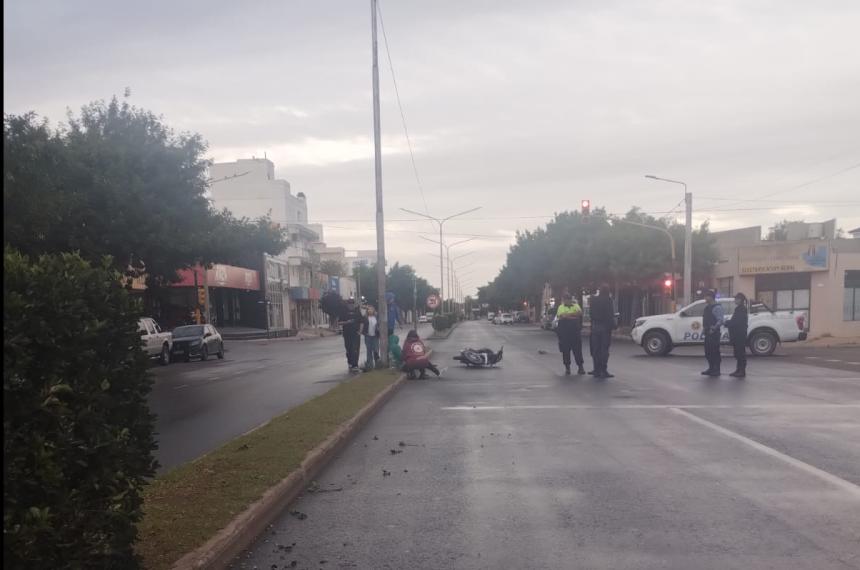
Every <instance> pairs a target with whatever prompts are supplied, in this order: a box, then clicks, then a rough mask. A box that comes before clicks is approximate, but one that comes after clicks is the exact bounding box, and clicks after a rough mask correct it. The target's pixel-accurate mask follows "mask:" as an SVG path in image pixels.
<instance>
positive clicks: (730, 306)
mask: <svg viewBox="0 0 860 570" xmlns="http://www.w3.org/2000/svg"><path fill="white" fill-rule="evenodd" d="M717 302H718V303H720V304H721V305H722V306H723V310H724V312H725V315H726V320H727V321H728V319H729V318H730V315H731V314H732V313H733V312H734V309H735V301H734V299H733V298H728V299H719V300H718V301H717ZM704 311H705V301H704V300H701V301H696V302H695V303H692V304H690V305H687V306H686V307H684V308H683V309H681V310H680V311H678V312H676V313H669V314H666V315H652V316H650V317H641V318H639V319H636V322H635V323H634V326H633V330H632V332H631V336H632V337H633V342H635V343H636V344H639V345H641V346H642V348H643V349H644V350H645V353H646V354H648V355H650V356H665V355H667V354H669V353H670V352H671V351H672V349H673V348H674V347H676V346H694V345H701V344H704V342H705V335H704V333H703V332H702V315H703V314H704ZM806 322H807V315H806V312H805V311H778V312H774V311H771V310H770V309H769V308H768V306H767V305H765V304H764V303H761V302H758V301H754V302H753V303H752V304H751V306H750V310H749V327H748V328H747V331H748V332H747V346H748V347H749V350H750V353H752V354H753V355H755V356H768V355H770V354H773V351H774V350H776V345H777V343H780V342H796V341H798V340H806V329H805V327H806ZM720 341H721V343H722V344H728V342H729V331H728V329H727V328H726V327H723V332H722V338H721V339H720Z"/></svg>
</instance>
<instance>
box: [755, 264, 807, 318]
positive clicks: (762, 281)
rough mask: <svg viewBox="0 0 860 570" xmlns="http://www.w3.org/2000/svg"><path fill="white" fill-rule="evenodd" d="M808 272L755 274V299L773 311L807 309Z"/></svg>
mask: <svg viewBox="0 0 860 570" xmlns="http://www.w3.org/2000/svg"><path fill="white" fill-rule="evenodd" d="M809 287H810V276H809V273H781V274H775V275H758V276H756V282H755V288H756V299H757V300H759V301H762V302H763V303H765V304H766V305H767V306H768V307H770V308H771V309H772V310H774V311H798V310H807V309H809Z"/></svg>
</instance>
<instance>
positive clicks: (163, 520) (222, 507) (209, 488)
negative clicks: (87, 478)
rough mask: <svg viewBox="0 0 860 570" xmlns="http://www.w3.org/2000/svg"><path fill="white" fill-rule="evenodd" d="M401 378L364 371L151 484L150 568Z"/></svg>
mask: <svg viewBox="0 0 860 570" xmlns="http://www.w3.org/2000/svg"><path fill="white" fill-rule="evenodd" d="M397 377H398V373H397V372H395V371H393V370H384V371H374V372H371V373H368V374H362V375H361V376H358V377H356V378H354V379H352V380H350V381H347V382H345V383H343V384H339V385H338V386H336V387H335V388H333V389H332V390H330V391H328V392H326V393H325V394H323V395H321V396H318V397H316V398H314V399H313V400H309V401H308V402H305V403H304V404H302V405H300V406H298V407H296V408H293V409H292V410H290V411H288V412H286V413H285V414H283V415H280V416H278V417H276V418H273V419H272V421H270V422H269V423H268V424H266V425H265V426H263V427H261V428H260V429H258V430H256V431H254V432H252V433H249V434H247V435H244V436H241V437H239V438H236V439H234V440H233V441H230V442H229V443H227V444H225V445H224V446H222V447H220V448H218V449H217V450H215V451H213V452H212V453H210V454H208V455H206V456H204V457H202V458H200V459H198V460H197V461H194V462H192V463H187V464H185V465H183V466H181V467H178V468H177V469H174V470H173V471H171V472H169V473H167V474H165V475H164V476H162V477H159V478H158V479H156V480H155V481H153V482H152V484H150V485H149V486H148V487H147V488H146V490H145V492H144V511H145V513H146V514H145V516H144V519H143V521H142V522H141V524H140V527H139V531H140V542H139V543H138V545H137V551H138V552H139V553H140V554H141V556H143V559H144V567H145V568H148V569H150V570H160V569H163V568H170V567H171V565H172V564H173V563H174V562H176V561H177V560H178V559H179V558H181V557H182V556H183V555H184V554H186V553H188V552H190V551H192V550H194V549H195V548H197V547H198V546H200V545H202V544H203V543H204V542H206V541H207V540H208V539H210V538H211V537H212V536H214V535H215V533H216V532H218V531H219V530H220V529H222V528H223V527H225V526H226V525H227V523H229V522H230V520H232V519H233V517H234V516H235V515H237V514H239V513H240V512H242V511H243V510H245V508H247V507H248V506H249V505H251V504H252V503H253V502H254V501H256V500H258V499H259V498H260V497H261V496H262V495H263V493H264V492H265V491H266V490H268V489H269V488H270V487H272V486H274V485H275V484H277V483H278V482H280V481H281V480H282V479H284V478H285V477H286V476H287V475H289V474H290V473H291V472H292V471H293V470H295V469H296V468H297V467H298V466H299V465H300V464H301V462H302V459H304V457H305V454H307V453H308V452H309V451H311V450H312V449H313V448H314V447H316V446H317V445H318V444H320V443H321V442H322V441H324V440H325V439H326V438H327V437H328V436H329V435H331V434H332V433H333V432H334V431H335V429H336V428H337V427H338V426H339V425H340V424H342V423H344V422H345V421H347V420H349V419H350V418H352V417H353V416H354V415H355V414H356V412H358V410H360V409H361V408H362V407H364V406H365V405H366V404H368V403H369V402H370V400H371V399H372V398H373V397H374V396H375V395H376V394H378V393H379V392H380V391H382V390H383V389H384V388H386V387H387V386H390V385H391V384H393V383H394V381H395V380H396V379H397Z"/></svg>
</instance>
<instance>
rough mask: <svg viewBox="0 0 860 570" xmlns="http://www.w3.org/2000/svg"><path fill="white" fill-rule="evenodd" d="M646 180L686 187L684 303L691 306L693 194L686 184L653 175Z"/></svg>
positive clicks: (647, 175)
mask: <svg viewBox="0 0 860 570" xmlns="http://www.w3.org/2000/svg"><path fill="white" fill-rule="evenodd" d="M645 178H650V179H652V180H660V181H662V182H669V183H671V184H680V185H681V186H683V187H684V204H685V205H686V216H685V224H684V303H685V304H690V303H691V302H692V301H693V194H691V193H690V192H688V191H687V183H686V182H681V181H680V180H671V179H669V178H660V177H659V176H654V175H653V174H646V175H645ZM673 271H674V270H673ZM673 278H674V275H673ZM674 289H675V286H674V283H673V284H672V290H673V291H674Z"/></svg>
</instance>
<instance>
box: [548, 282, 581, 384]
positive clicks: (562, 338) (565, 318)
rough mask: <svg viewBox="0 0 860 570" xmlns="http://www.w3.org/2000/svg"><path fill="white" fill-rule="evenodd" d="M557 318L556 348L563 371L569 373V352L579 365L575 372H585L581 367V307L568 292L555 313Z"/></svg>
mask: <svg viewBox="0 0 860 570" xmlns="http://www.w3.org/2000/svg"><path fill="white" fill-rule="evenodd" d="M555 317H556V319H558V324H557V326H556V329H555V332H556V334H557V335H558V349H559V351H561V359H562V361H563V362H564V373H565V374H566V375H570V353H571V351H573V357H574V359H575V360H576V365H577V366H578V367H579V369H578V370H577V374H585V368H583V367H582V365H583V363H584V360H583V359H582V307H580V306H579V303H577V302H576V301H575V300H574V299H573V297H572V296H571V295H570V293H565V294H564V296H563V302H562V304H561V305H560V306H559V307H558V310H557V311H556V314H555Z"/></svg>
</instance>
